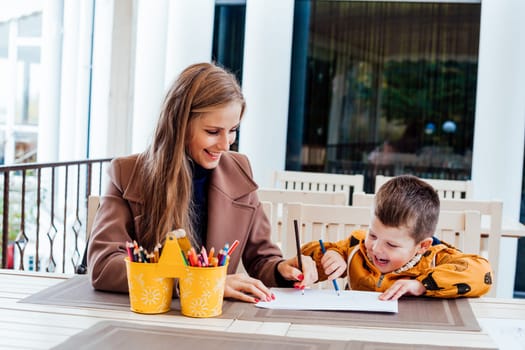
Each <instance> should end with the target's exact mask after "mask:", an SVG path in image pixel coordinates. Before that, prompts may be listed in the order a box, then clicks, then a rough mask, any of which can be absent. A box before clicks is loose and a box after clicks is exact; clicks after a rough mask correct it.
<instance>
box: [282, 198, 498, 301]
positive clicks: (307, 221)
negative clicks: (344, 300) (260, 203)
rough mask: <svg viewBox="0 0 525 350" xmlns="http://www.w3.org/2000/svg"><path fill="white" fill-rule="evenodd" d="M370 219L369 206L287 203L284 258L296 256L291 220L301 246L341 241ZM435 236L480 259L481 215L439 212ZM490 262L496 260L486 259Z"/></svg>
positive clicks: (362, 226)
mask: <svg viewBox="0 0 525 350" xmlns="http://www.w3.org/2000/svg"><path fill="white" fill-rule="evenodd" d="M371 217H372V211H371V207H369V206H368V207H357V206H336V205H312V204H299V203H290V204H288V205H287V208H286V240H285V244H284V247H283V253H284V254H285V256H286V257H287V258H289V257H291V256H294V255H295V254H296V249H295V232H294V222H293V221H294V219H295V220H297V221H298V225H299V231H300V232H299V233H300V238H301V244H303V243H306V242H309V241H314V240H318V239H323V240H326V241H338V240H341V239H344V238H346V237H348V236H349V235H350V233H351V232H352V231H353V230H356V229H363V228H364V229H367V228H368V227H369V225H370V220H371ZM435 236H436V237H438V238H439V239H441V240H443V241H445V242H447V243H450V244H452V245H454V246H455V247H457V248H458V249H460V250H461V251H463V252H465V253H471V254H478V255H483V254H482V252H481V246H482V245H481V237H482V235H481V214H480V212H479V211H474V210H466V211H448V210H442V211H441V212H440V215H439V221H438V224H437V228H436V233H435ZM498 247H499V246H498ZM489 259H495V258H494V257H489ZM496 261H497V257H496ZM494 271H496V270H494ZM493 283H494V284H493V286H492V288H491V292H490V293H489V294H488V295H491V296H494V295H495V293H496V285H495V281H493ZM341 285H344V284H341Z"/></svg>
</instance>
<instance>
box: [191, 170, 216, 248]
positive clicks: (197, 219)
mask: <svg viewBox="0 0 525 350" xmlns="http://www.w3.org/2000/svg"><path fill="white" fill-rule="evenodd" d="M192 165H193V179H192V180H193V196H192V203H193V212H194V223H193V224H194V229H195V233H196V238H198V239H199V240H200V242H199V243H200V244H201V246H205V245H206V232H207V229H208V183H209V180H210V175H211V172H212V170H210V169H204V168H203V167H201V166H200V165H199V164H197V163H195V162H192Z"/></svg>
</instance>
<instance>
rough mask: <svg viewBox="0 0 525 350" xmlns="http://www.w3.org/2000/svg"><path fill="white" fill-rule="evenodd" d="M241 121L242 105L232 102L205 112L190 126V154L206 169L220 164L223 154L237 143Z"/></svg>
mask: <svg viewBox="0 0 525 350" xmlns="http://www.w3.org/2000/svg"><path fill="white" fill-rule="evenodd" d="M240 120H241V104H240V103H237V102H232V103H229V104H227V105H224V106H223V107H220V108H217V109H215V110H212V111H209V112H203V113H202V114H201V115H200V116H199V117H197V118H194V119H193V120H192V121H191V124H190V138H189V142H188V152H189V155H190V157H191V159H193V161H194V162H196V163H197V164H199V165H200V166H201V167H203V168H204V169H213V168H215V167H216V166H217V165H218V164H219V160H220V159H221V154H222V152H226V151H228V150H229V149H230V145H231V144H232V143H233V142H235V137H236V134H237V129H238V128H239V123H240Z"/></svg>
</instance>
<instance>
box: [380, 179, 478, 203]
mask: <svg viewBox="0 0 525 350" xmlns="http://www.w3.org/2000/svg"><path fill="white" fill-rule="evenodd" d="M391 178H392V176H384V175H376V177H375V190H374V192H375V193H377V191H378V190H379V187H381V186H382V185H383V184H384V183H385V182H387V181H388V180H390V179H391ZM421 180H423V181H426V182H428V183H429V184H430V185H432V187H434V188H435V189H436V191H437V193H438V195H439V198H442V199H471V198H472V181H470V180H438V179H423V178H421Z"/></svg>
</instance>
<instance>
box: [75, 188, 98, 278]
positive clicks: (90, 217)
mask: <svg viewBox="0 0 525 350" xmlns="http://www.w3.org/2000/svg"><path fill="white" fill-rule="evenodd" d="M99 205H100V197H99V196H89V197H88V204H87V217H86V247H85V248H84V255H83V256H82V262H81V263H80V265H78V266H77V267H76V269H75V272H76V273H77V274H79V275H84V274H86V272H87V248H88V241H89V236H90V235H91V228H92V227H93V221H94V220H95V215H96V214H97V210H98V207H99Z"/></svg>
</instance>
